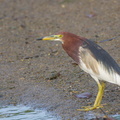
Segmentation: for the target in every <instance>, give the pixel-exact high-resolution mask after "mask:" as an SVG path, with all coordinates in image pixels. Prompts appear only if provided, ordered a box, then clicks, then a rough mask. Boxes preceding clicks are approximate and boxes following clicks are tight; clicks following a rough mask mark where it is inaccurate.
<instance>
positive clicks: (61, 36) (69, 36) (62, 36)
mask: <svg viewBox="0 0 120 120" xmlns="http://www.w3.org/2000/svg"><path fill="white" fill-rule="evenodd" d="M37 40H49V41H60V42H62V44H66V43H67V44H69V45H70V44H71V43H72V44H73V43H76V42H79V43H80V42H82V41H83V40H84V38H81V37H80V36H77V35H75V34H73V33H69V32H59V33H57V34H55V35H50V36H46V37H41V38H38V39H37Z"/></svg>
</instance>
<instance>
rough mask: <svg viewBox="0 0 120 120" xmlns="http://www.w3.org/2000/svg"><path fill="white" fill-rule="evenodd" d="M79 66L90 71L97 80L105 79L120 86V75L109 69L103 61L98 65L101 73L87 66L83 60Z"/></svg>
mask: <svg viewBox="0 0 120 120" xmlns="http://www.w3.org/2000/svg"><path fill="white" fill-rule="evenodd" d="M79 66H80V68H81V69H82V70H84V71H85V72H87V73H89V74H90V75H91V76H92V77H93V78H94V79H95V80H96V81H98V80H103V81H106V82H110V83H113V84H117V85H119V86H120V75H119V74H118V73H116V72H115V71H114V70H110V71H108V70H107V69H106V68H105V67H104V66H103V65H102V64H101V63H99V64H98V66H97V67H98V71H99V74H96V73H95V72H93V70H92V69H90V68H87V67H86V65H85V63H84V62H83V61H82V60H81V61H80V65H79Z"/></svg>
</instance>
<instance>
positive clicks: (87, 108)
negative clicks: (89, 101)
mask: <svg viewBox="0 0 120 120" xmlns="http://www.w3.org/2000/svg"><path fill="white" fill-rule="evenodd" d="M102 107H103V106H102V105H99V106H92V107H91V106H83V107H82V108H83V109H77V110H78V111H90V110H94V109H98V108H102Z"/></svg>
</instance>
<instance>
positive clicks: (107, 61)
mask: <svg viewBox="0 0 120 120" xmlns="http://www.w3.org/2000/svg"><path fill="white" fill-rule="evenodd" d="M82 47H83V48H85V49H88V50H89V51H90V52H91V53H92V55H93V57H94V58H95V59H96V60H97V61H98V62H101V63H102V64H103V65H104V66H105V67H106V68H107V69H108V71H109V72H110V70H111V69H113V70H114V71H115V72H116V73H118V74H119V75H120V67H119V66H118V64H117V63H116V62H115V60H114V59H113V58H112V57H111V56H110V55H109V54H108V53H107V52H106V51H105V50H104V49H103V48H101V47H100V46H99V45H97V44H96V43H94V42H93V41H91V40H86V41H84V43H83V45H82Z"/></svg>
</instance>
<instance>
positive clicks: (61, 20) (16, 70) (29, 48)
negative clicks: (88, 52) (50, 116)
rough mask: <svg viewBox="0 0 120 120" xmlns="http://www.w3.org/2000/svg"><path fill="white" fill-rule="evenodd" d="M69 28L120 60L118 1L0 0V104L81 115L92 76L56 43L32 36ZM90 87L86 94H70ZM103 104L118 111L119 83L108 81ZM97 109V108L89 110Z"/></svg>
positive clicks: (69, 117) (76, 118) (67, 118)
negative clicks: (78, 96) (105, 40)
mask: <svg viewBox="0 0 120 120" xmlns="http://www.w3.org/2000/svg"><path fill="white" fill-rule="evenodd" d="M59 31H69V32H72V33H75V34H77V35H81V36H83V37H86V38H88V39H93V40H94V41H96V42H98V44H99V45H100V46H102V47H103V48H104V49H105V50H107V51H108V52H109V53H110V55H111V56H113V57H114V59H115V60H116V61H117V62H118V63H119V64H120V37H119V38H117V39H114V40H112V41H107V42H103V43H99V41H101V40H104V39H109V38H112V37H115V36H119V35H120V1H119V0H109V1H108V0H0V105H1V106H3V105H8V104H15V105H16V104H25V105H30V106H32V107H34V108H41V107H44V108H46V109H47V110H49V111H53V112H54V113H56V114H57V115H59V116H61V117H62V120H82V119H84V116H85V115H86V114H87V113H89V112H80V111H77V110H76V109H78V108H81V106H86V105H92V104H93V103H94V100H95V97H96V94H97V85H96V83H95V81H94V80H93V79H92V78H91V77H90V76H89V75H88V74H86V73H84V72H83V71H81V70H80V68H79V67H78V66H77V65H75V64H74V61H73V60H72V59H71V58H70V57H68V55H67V54H66V53H65V52H64V51H63V49H62V47H61V43H59V42H47V41H36V38H39V37H42V36H46V35H50V34H54V33H56V32H59ZM88 91H90V92H91V93H92V94H93V96H92V98H90V99H79V98H76V97H75V96H74V94H75V92H77V94H79V93H83V92H88ZM102 103H103V104H104V103H105V104H106V105H105V106H104V108H103V110H104V111H105V112H106V113H107V114H108V115H109V114H116V113H118V114H120V87H119V86H117V85H113V84H110V83H107V86H106V90H105V95H104V98H103V101H102ZM93 113H94V115H95V116H99V115H101V114H102V111H101V110H100V109H97V110H94V111H93Z"/></svg>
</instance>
